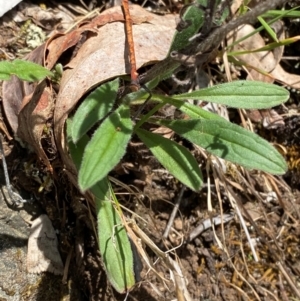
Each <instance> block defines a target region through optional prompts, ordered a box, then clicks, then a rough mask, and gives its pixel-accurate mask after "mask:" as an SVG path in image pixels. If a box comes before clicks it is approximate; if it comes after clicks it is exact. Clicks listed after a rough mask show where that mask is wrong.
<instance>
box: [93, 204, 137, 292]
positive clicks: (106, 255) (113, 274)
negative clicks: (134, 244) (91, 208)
mask: <svg viewBox="0 0 300 301" xmlns="http://www.w3.org/2000/svg"><path fill="white" fill-rule="evenodd" d="M98 206H99V208H98V214H97V221H98V229H99V246H100V252H101V255H102V258H103V262H104V265H105V269H106V272H107V275H108V277H109V281H110V282H111V284H112V285H113V287H114V288H115V289H116V290H117V291H118V292H119V293H125V292H126V291H128V290H129V289H130V288H131V287H132V286H133V285H134V284H135V276H134V268H133V264H134V262H133V254H132V249H131V245H130V242H129V239H128V236H127V233H126V230H125V228H124V226H123V225H122V224H121V220H120V217H119V215H118V213H117V212H116V209H115V208H114V206H113V204H112V202H111V201H101V202H99V203H98Z"/></svg>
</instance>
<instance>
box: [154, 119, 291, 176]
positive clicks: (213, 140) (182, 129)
mask: <svg viewBox="0 0 300 301" xmlns="http://www.w3.org/2000/svg"><path fill="white" fill-rule="evenodd" d="M156 123H157V124H159V125H164V126H166V127H169V128H170V129H172V130H173V131H175V132H176V133H177V134H178V135H180V136H182V137H184V138H186V139H187V140H189V141H191V142H192V143H195V144H196V145H199V146H201V147H203V148H205V149H206V150H207V151H208V152H210V153H212V154H214V155H216V156H218V157H221V158H224V159H226V160H228V161H231V162H234V163H238V164H240V165H243V166H245V167H247V168H250V169H258V170H263V171H266V172H269V173H272V174H283V173H285V172H286V170H287V165H286V162H285V160H284V158H283V157H282V156H281V155H280V154H279V152H278V151H277V150H276V149H275V148H274V147H273V146H272V145H271V144H269V143H268V142H267V141H266V140H264V139H262V138H260V137H259V136H258V135H256V134H254V133H252V132H250V131H247V130H245V129H243V128H242V127H240V126H237V125H235V124H232V123H230V122H228V121H225V120H224V121H223V120H205V119H192V120H175V121H170V120H159V121H157V122H156Z"/></svg>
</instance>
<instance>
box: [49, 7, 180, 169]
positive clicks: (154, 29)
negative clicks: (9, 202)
mask: <svg viewBox="0 0 300 301" xmlns="http://www.w3.org/2000/svg"><path fill="white" fill-rule="evenodd" d="M130 10H131V11H130V12H131V16H132V18H133V20H138V23H140V22H141V21H143V20H146V21H147V22H145V23H140V24H136V25H133V35H134V42H135V52H136V61H137V68H140V67H142V66H144V65H147V64H150V63H153V62H156V61H159V60H162V59H164V58H165V57H166V55H167V53H168V50H169V46H170V43H171V41H172V37H173V34H174V32H175V27H176V24H175V17H174V16H172V15H169V16H168V15H165V16H163V17H162V16H156V15H153V14H151V13H149V12H147V11H146V10H144V9H142V8H141V7H140V6H136V5H133V6H131V7H130ZM111 13H113V14H116V13H119V14H121V13H122V11H121V7H114V8H112V9H110V10H107V11H105V12H104V15H106V14H111ZM149 20H150V21H149ZM92 23H93V21H92ZM67 67H68V68H69V69H67V70H66V71H65V72H64V73H63V77H62V79H61V86H60V91H59V94H58V97H57V101H56V104H55V112H54V133H55V138H56V143H57V147H58V150H59V151H60V154H61V157H62V159H63V161H64V163H65V164H66V166H67V168H68V169H69V170H70V171H74V167H73V164H72V162H71V161H70V159H69V158H68V156H67V152H66V145H65V141H64V124H65V120H66V119H67V117H68V114H69V113H70V112H71V111H72V109H73V108H74V107H75V106H76V104H77V103H78V101H79V100H80V99H81V97H82V96H84V95H85V94H86V93H87V92H88V91H89V90H91V89H92V88H94V87H96V86H97V85H99V84H100V83H102V82H104V81H106V80H108V79H111V78H114V77H117V76H120V75H124V74H128V73H130V71H129V70H130V66H129V61H128V51H127V46H126V44H125V33H124V23H122V22H113V23H108V24H106V25H104V26H102V27H100V28H99V29H98V31H97V34H94V33H92V35H91V36H89V37H88V38H87V40H86V41H85V42H84V43H83V45H82V46H81V48H80V49H79V50H78V52H77V54H76V56H75V57H74V58H73V59H72V60H71V61H70V63H69V64H68V66H67ZM100 101H101V100H100Z"/></svg>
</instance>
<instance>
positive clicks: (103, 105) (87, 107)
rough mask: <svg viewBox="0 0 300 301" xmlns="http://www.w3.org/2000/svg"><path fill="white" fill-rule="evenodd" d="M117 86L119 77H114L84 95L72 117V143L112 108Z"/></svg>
mask: <svg viewBox="0 0 300 301" xmlns="http://www.w3.org/2000/svg"><path fill="white" fill-rule="evenodd" d="M118 88H119V79H115V80H113V81H111V82H108V83H106V84H103V85H101V86H100V87H98V88H97V89H95V90H94V91H93V92H92V93H90V94H89V95H88V96H87V97H86V99H85V100H84V101H83V102H82V104H81V105H80V106H79V108H78V110H77V111H76V113H75V115H74V117H73V123H72V139H73V142H74V143H76V142H77V141H78V140H79V139H80V138H81V137H82V136H83V135H84V134H86V133H87V132H88V131H89V130H90V129H91V128H92V127H93V126H94V125H95V124H96V122H98V121H99V120H101V119H102V118H104V117H105V116H106V115H107V114H108V113H109V112H110V111H111V110H112V109H113V105H114V103H115V100H116V97H117V93H118Z"/></svg>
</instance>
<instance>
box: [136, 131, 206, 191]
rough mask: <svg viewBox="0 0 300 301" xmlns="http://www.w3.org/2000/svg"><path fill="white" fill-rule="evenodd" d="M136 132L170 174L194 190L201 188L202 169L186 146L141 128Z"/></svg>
mask: <svg viewBox="0 0 300 301" xmlns="http://www.w3.org/2000/svg"><path fill="white" fill-rule="evenodd" d="M136 133H137V135H138V136H139V138H140V139H141V140H142V141H143V143H145V145H146V146H147V147H148V148H149V149H150V151H151V152H152V153H153V155H154V156H155V157H156V159H157V160H158V161H159V162H160V164H161V165H162V166H164V167H165V168H166V169H167V170H168V171H169V172H170V174H172V175H173V176H174V177H175V178H177V179H178V180H179V181H180V182H182V183H183V184H184V185H186V186H187V187H189V188H190V189H192V190H194V191H197V190H199V189H200V188H201V185H202V173H201V170H200V168H199V166H198V163H197V161H196V160H195V158H194V157H193V156H192V154H191V153H190V152H189V151H188V150H187V149H186V148H185V147H183V146H181V145H180V144H178V143H176V142H174V141H172V140H169V139H166V138H164V137H162V136H160V135H157V134H153V133H150V132H148V131H145V130H143V129H140V128H139V129H137V130H136Z"/></svg>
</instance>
